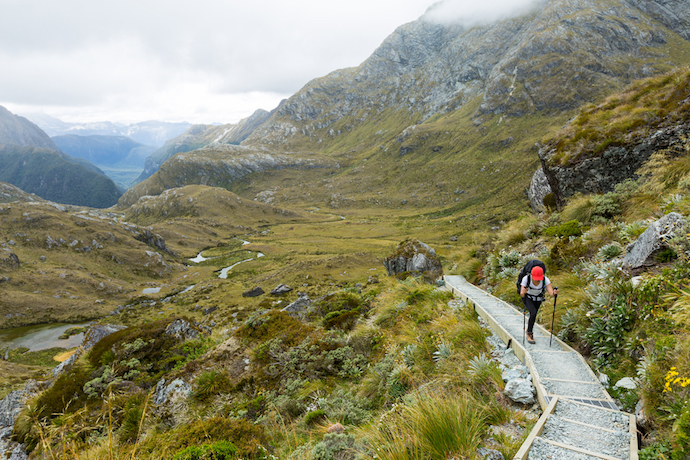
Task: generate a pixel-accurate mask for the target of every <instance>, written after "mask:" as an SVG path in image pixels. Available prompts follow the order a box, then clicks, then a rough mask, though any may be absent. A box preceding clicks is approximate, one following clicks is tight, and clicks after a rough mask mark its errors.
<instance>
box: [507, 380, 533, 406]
mask: <svg viewBox="0 0 690 460" xmlns="http://www.w3.org/2000/svg"><path fill="white" fill-rule="evenodd" d="M503 393H504V394H505V395H506V396H507V397H509V398H510V399H512V400H513V401H515V402H516V403H520V404H534V401H535V399H534V393H535V389H534V386H532V382H530V381H529V380H527V379H513V380H510V381H509V382H508V383H506V386H505V389H504V390H503Z"/></svg>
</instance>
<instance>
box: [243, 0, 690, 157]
mask: <svg viewBox="0 0 690 460" xmlns="http://www.w3.org/2000/svg"><path fill="white" fill-rule="evenodd" d="M687 10H688V9H687V5H686V4H685V2H681V1H672V0H658V1H656V2H647V1H645V2H642V1H637V0H631V1H625V0H578V1H573V0H549V1H545V2H544V5H543V8H540V9H539V10H537V11H535V12H533V13H530V14H526V15H523V16H521V17H517V18H511V19H506V20H502V21H498V22H495V23H492V24H486V25H478V26H475V27H471V28H468V27H464V26H462V25H459V24H438V23H434V22H430V20H429V19H428V18H427V17H424V16H423V17H422V18H420V19H419V20H417V21H414V22H412V23H409V24H406V25H403V26H401V27H399V28H398V29H397V30H396V31H395V32H393V34H391V35H390V36H389V37H388V38H386V40H385V41H384V42H383V44H382V45H381V46H380V47H379V48H378V49H377V50H376V51H375V52H374V53H373V54H372V55H371V57H369V58H368V59H367V60H366V61H365V62H364V63H362V64H361V65H360V66H359V67H356V68H351V69H344V70H339V71H336V72H333V73H331V74H329V75H327V76H325V77H322V78H318V79H316V80H313V81H311V82H309V83H308V84H307V85H306V86H305V87H304V88H303V89H302V90H300V91H299V92H298V93H296V94H295V95H293V96H292V97H291V98H289V99H288V100H287V101H286V102H285V103H284V104H282V105H281V106H280V107H279V109H278V110H277V111H276V113H275V114H274V115H273V116H272V117H271V119H270V120H269V121H268V122H267V123H265V124H264V125H263V126H262V127H260V128H259V129H257V130H255V131H254V133H253V134H252V135H251V136H250V137H249V138H248V139H247V141H246V142H248V143H264V144H271V145H276V144H279V143H281V142H285V141H289V140H293V139H294V140H298V139H299V138H302V137H307V138H309V139H311V140H314V138H315V137H316V138H318V139H319V140H327V139H329V138H332V137H336V136H338V135H340V134H342V133H344V132H345V131H344V130H343V129H342V128H341V129H335V128H333V125H334V124H336V123H337V122H339V121H341V120H343V119H346V120H348V122H349V124H350V125H352V126H356V125H358V124H361V123H365V122H366V120H368V119H370V118H372V117H373V116H374V115H376V114H379V113H381V112H382V111H383V110H386V109H389V108H393V109H395V110H396V111H404V113H406V114H407V115H406V116H407V117H409V119H410V121H411V122H413V123H419V122H421V121H423V120H425V119H427V118H429V117H430V116H432V115H434V114H435V113H438V112H442V113H443V112H448V111H452V110H456V109H458V108H460V107H463V106H464V105H466V104H467V103H469V102H470V101H472V100H474V99H475V98H476V97H481V98H482V104H481V108H480V113H493V114H507V115H514V116H519V115H523V114H525V113H530V112H534V111H542V112H556V113H560V112H561V111H563V110H568V109H572V108H574V107H577V106H579V105H581V104H582V103H584V102H589V101H594V100H596V99H597V98H599V97H600V96H601V95H602V94H605V93H608V92H611V91H612V90H615V89H619V88H622V87H623V86H624V85H626V84H627V83H629V82H631V81H632V80H634V79H638V78H642V77H646V76H651V75H653V74H656V73H659V72H660V71H663V70H665V69H667V68H668V67H665V66H666V65H667V62H668V61H669V56H668V55H666V52H667V51H666V50H665V49H664V46H665V45H666V44H667V42H668V39H669V33H671V32H670V31H669V28H670V29H671V30H673V31H674V32H676V33H678V34H680V35H681V36H683V37H686V38H687V32H688V20H687V16H688V13H687ZM338 124H339V125H342V124H343V123H342V122H341V123H338Z"/></svg>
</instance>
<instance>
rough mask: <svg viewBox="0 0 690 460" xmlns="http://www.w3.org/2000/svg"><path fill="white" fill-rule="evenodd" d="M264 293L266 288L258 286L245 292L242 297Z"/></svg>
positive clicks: (257, 295)
mask: <svg viewBox="0 0 690 460" xmlns="http://www.w3.org/2000/svg"><path fill="white" fill-rule="evenodd" d="M263 293H264V290H263V289H261V288H260V287H259V286H257V287H255V288H254V289H250V290H248V291H247V292H243V293H242V297H259V296H260V295H262V294H263Z"/></svg>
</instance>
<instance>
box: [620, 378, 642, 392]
mask: <svg viewBox="0 0 690 460" xmlns="http://www.w3.org/2000/svg"><path fill="white" fill-rule="evenodd" d="M614 387H616V388H625V389H626V390H634V389H636V388H637V382H635V380H633V379H632V378H630V377H623V378H622V379H620V380H619V381H617V382H616V384H615V385H614Z"/></svg>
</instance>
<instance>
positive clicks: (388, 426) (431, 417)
mask: <svg viewBox="0 0 690 460" xmlns="http://www.w3.org/2000/svg"><path fill="white" fill-rule="evenodd" d="M477 403H478V402H477V401H476V400H474V399H473V398H472V397H471V396H470V395H469V394H466V393H465V394H462V393H461V394H457V393H454V392H449V391H433V392H428V393H418V394H416V395H415V397H414V400H413V402H412V403H410V404H409V405H406V406H403V407H401V408H395V409H394V410H392V411H390V412H388V413H386V414H384V416H383V417H382V418H381V419H380V420H379V423H378V424H376V425H374V426H372V427H369V428H367V429H362V430H358V435H361V436H362V437H363V438H364V439H365V440H366V441H367V444H368V445H369V446H370V449H371V451H370V452H365V453H364V454H363V458H366V459H374V458H379V459H385V460H389V459H390V460H392V459H421V458H427V459H438V460H445V459H447V458H450V457H454V456H455V457H457V456H461V457H471V456H473V455H474V452H475V451H476V448H477V447H478V446H479V443H480V442H481V439H482V434H483V432H484V429H485V428H484V423H485V419H486V413H485V412H484V411H483V410H482V409H480V408H479V407H478V404H477Z"/></svg>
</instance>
